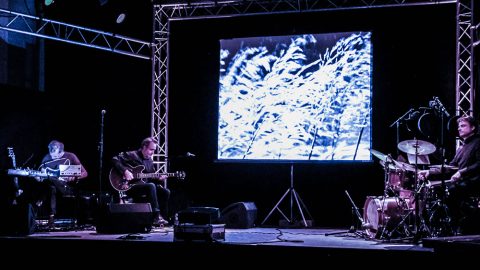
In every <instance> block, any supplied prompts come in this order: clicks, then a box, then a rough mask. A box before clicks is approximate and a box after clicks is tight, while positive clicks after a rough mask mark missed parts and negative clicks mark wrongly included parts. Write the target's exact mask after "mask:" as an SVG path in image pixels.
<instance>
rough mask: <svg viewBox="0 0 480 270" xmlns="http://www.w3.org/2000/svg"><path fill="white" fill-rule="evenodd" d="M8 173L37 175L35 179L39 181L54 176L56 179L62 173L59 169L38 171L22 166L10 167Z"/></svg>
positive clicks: (28, 175)
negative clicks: (22, 167)
mask: <svg viewBox="0 0 480 270" xmlns="http://www.w3.org/2000/svg"><path fill="white" fill-rule="evenodd" d="M7 173H8V175H15V176H27V177H35V179H36V180H37V181H39V182H41V181H43V180H44V179H46V178H52V177H54V178H55V179H57V178H59V175H60V173H59V171H56V170H50V171H49V170H47V171H45V172H43V171H36V170H32V169H28V168H27V169H21V168H18V169H8V172H7ZM59 179H60V178H59ZM60 180H61V179H60Z"/></svg>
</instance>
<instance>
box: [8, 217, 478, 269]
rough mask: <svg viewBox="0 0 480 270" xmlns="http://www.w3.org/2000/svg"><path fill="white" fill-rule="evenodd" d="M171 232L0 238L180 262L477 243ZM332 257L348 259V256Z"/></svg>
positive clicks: (317, 233)
mask: <svg viewBox="0 0 480 270" xmlns="http://www.w3.org/2000/svg"><path fill="white" fill-rule="evenodd" d="M175 233H176V232H174V228H173V227H164V228H153V229H152V231H151V232H149V233H131V234H101V233H97V232H96V230H95V228H94V227H93V226H86V227H83V228H78V229H77V230H63V231H62V230H60V229H58V230H54V231H48V232H47V231H45V232H35V233H33V234H31V235H28V236H15V237H14V236H3V237H0V244H2V245H5V246H9V245H15V246H19V245H20V246H26V247H27V246H28V247H29V250H35V255H38V256H40V257H43V256H45V255H47V254H48V253H49V252H50V251H48V250H49V249H45V247H46V246H49V247H50V246H52V245H53V246H58V248H55V253H56V256H71V253H72V250H85V251H86V252H88V256H89V257H96V258H97V259H102V258H104V257H105V256H106V255H105V254H106V251H107V250H108V252H107V253H110V252H113V253H114V254H119V256H120V257H121V256H123V255H122V254H125V255H126V256H128V257H132V256H142V255H146V254H148V255H159V254H161V256H166V257H168V258H170V259H176V260H177V261H178V263H179V264H185V265H188V263H189V262H190V261H189V260H183V258H185V257H188V258H192V259H194V258H201V259H202V260H206V261H205V262H207V261H208V260H212V259H213V260H217V259H218V257H219V256H220V257H225V258H227V259H228V258H229V259H233V260H235V263H236V264H241V265H244V264H245V265H247V266H248V265H249V264H250V263H251V260H252V258H254V259H255V261H257V262H276V263H278V261H280V262H281V261H282V260H284V259H287V258H295V260H299V261H300V262H302V263H306V264H308V263H318V261H319V259H320V258H322V260H323V259H335V258H343V257H357V256H361V257H362V258H364V259H375V258H379V256H381V257H382V258H384V257H387V258H389V257H390V258H392V259H393V258H399V257H401V258H404V259H411V258H420V259H424V258H427V259H428V258H434V257H441V256H442V255H444V254H445V253H446V252H450V253H451V252H452V251H455V250H457V251H458V250H461V251H462V253H463V254H468V253H469V251H473V252H472V253H475V254H478V246H479V244H477V243H480V236H468V237H467V236H462V237H460V236H457V237H443V238H431V239H427V238H425V239H422V240H421V241H420V242H419V243H413V241H412V239H391V240H378V239H371V238H366V237H363V236H362V235H360V233H358V232H357V233H350V232H348V231H346V230H344V229H331V228H295V229H290V228H287V229H285V228H258V227H257V228H250V229H225V234H224V238H225V239H224V240H223V239H220V240H215V239H214V240H213V241H205V240H188V241H185V240H183V239H180V240H179V239H176V237H175ZM177 237H178V235H177ZM466 239H469V241H468V243H469V245H463V244H462V241H463V242H466ZM452 243H454V244H452ZM460 247H461V248H460ZM43 252H45V254H44V253H43ZM15 254H16V253H15ZM159 256H160V255H159ZM7 258H9V257H8V256H7ZM247 258H248V259H247ZM178 259H180V260H178ZM428 261H430V260H428ZM336 262H337V263H345V264H346V265H347V264H348V261H338V260H337V261H336ZM78 263H80V264H82V263H85V262H84V261H79V262H78ZM116 263H121V261H116Z"/></svg>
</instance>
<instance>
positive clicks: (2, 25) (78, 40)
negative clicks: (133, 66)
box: [0, 9, 151, 59]
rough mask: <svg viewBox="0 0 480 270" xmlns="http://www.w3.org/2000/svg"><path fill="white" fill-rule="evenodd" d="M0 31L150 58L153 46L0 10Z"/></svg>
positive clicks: (114, 35)
mask: <svg viewBox="0 0 480 270" xmlns="http://www.w3.org/2000/svg"><path fill="white" fill-rule="evenodd" d="M0 16H1V17H2V18H6V20H4V19H2V20H0V29H2V30H6V31H11V32H16V33H21V34H26V35H30V36H36V37H40V38H46V39H51V40H57V41H63V42H67V43H71V44H76V45H81V46H86V47H90V48H95V49H100V50H105V51H110V52H113V53H119V54H124V55H128V56H133V57H138V58H143V59H150V58H151V43H150V42H146V41H142V40H138V39H134V38H129V37H125V36H121V35H116V34H112V33H107V32H103V31H99V30H94V29H89V28H85V27H80V26H76V25H72V24H67V23H62V22H58V21H53V20H48V19H44V18H40V17H36V16H31V15H27V14H22V13H18V12H13V11H9V10H5V9H0Z"/></svg>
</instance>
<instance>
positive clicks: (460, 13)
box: [455, 0, 475, 116]
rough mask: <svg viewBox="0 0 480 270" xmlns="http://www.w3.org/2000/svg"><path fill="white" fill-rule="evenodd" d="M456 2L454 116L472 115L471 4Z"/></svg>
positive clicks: (471, 1)
mask: <svg viewBox="0 0 480 270" xmlns="http://www.w3.org/2000/svg"><path fill="white" fill-rule="evenodd" d="M474 1H475V0H458V1H457V70H456V71H457V72H456V75H457V76H456V98H455V101H456V103H455V104H456V115H459V116H464V115H473V114H474V107H473V105H474V100H475V91H474V89H473V85H474V82H473V80H474V76H473V47H474V46H473V42H474V40H473V36H474V28H473V27H472V23H473V4H474V3H473V2H474Z"/></svg>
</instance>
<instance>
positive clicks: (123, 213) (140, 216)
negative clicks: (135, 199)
mask: <svg viewBox="0 0 480 270" xmlns="http://www.w3.org/2000/svg"><path fill="white" fill-rule="evenodd" d="M153 219H154V215H153V212H152V207H151V206H150V203H129V204H120V203H110V204H107V205H105V206H103V207H102V209H100V212H99V214H98V218H97V226H96V227H97V232H98V233H104V234H118V233H146V232H150V230H151V229H152V225H153Z"/></svg>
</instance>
